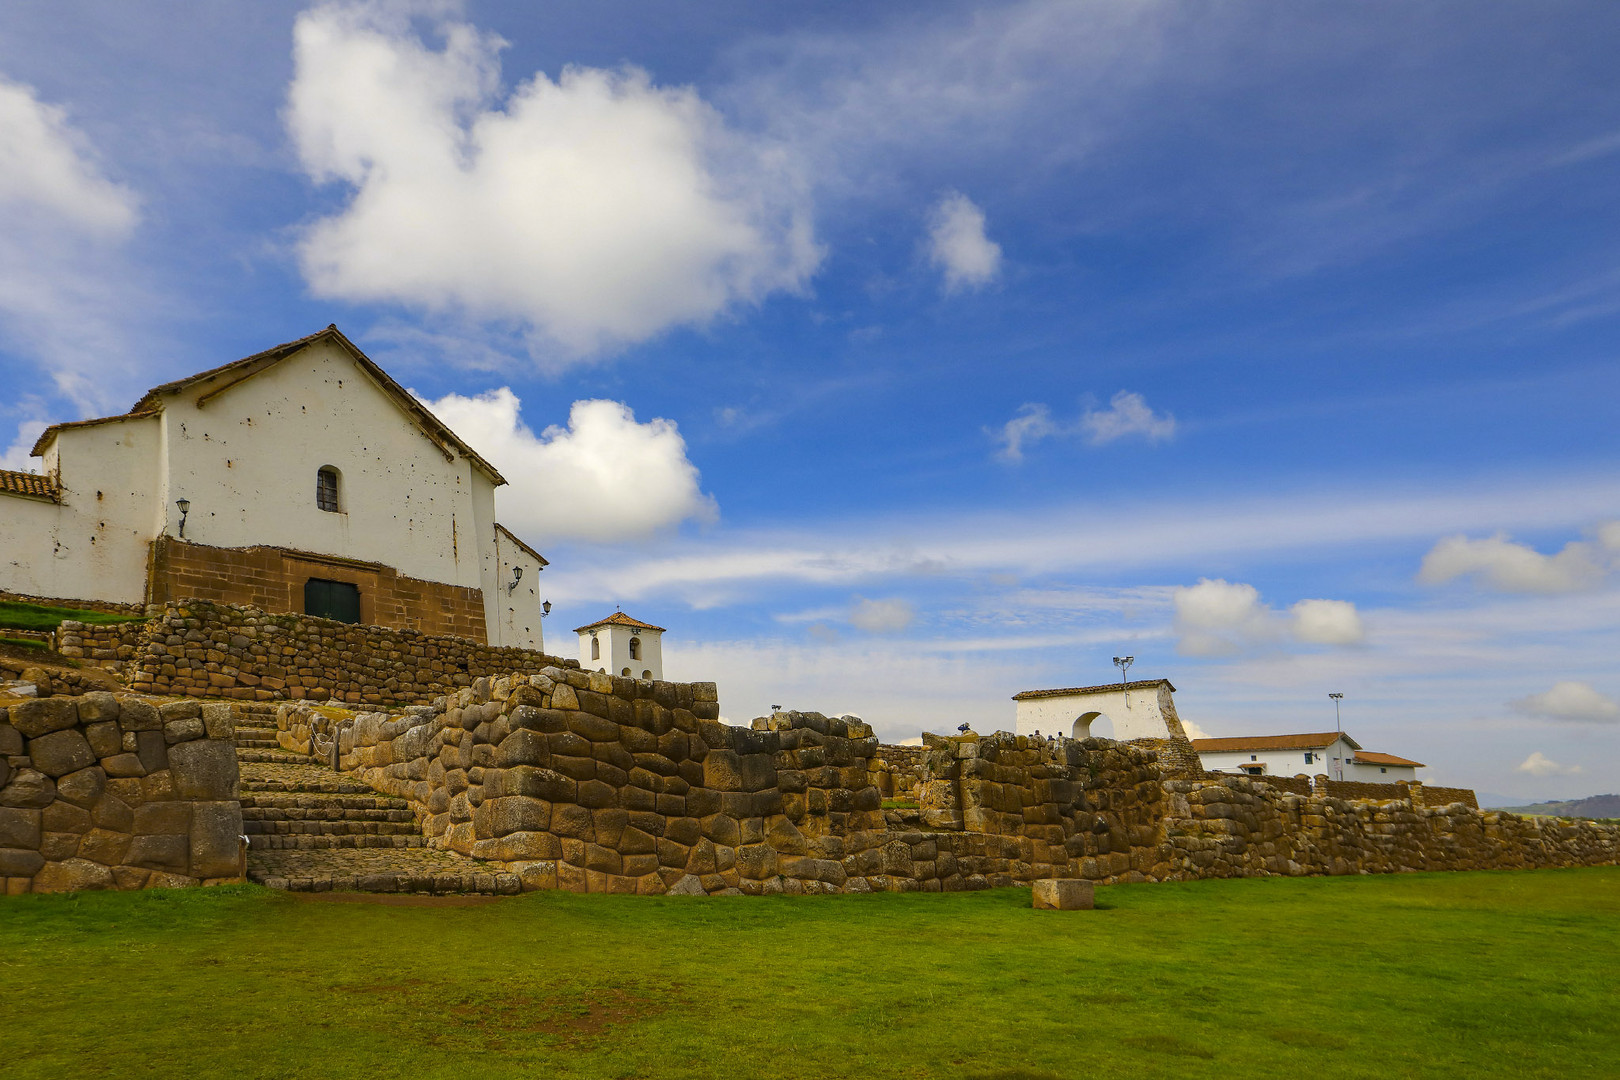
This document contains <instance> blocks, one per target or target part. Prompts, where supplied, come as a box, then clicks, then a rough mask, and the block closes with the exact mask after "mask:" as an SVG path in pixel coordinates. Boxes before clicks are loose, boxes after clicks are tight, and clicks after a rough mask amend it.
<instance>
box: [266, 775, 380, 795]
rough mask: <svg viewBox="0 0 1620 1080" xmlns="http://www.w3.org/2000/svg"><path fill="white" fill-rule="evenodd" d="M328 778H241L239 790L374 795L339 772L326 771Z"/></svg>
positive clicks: (270, 793)
mask: <svg viewBox="0 0 1620 1080" xmlns="http://www.w3.org/2000/svg"><path fill="white" fill-rule="evenodd" d="M327 775H328V776H330V777H331V778H332V779H330V780H243V781H242V786H241V789H240V790H241V791H242V792H243V793H244V794H247V793H262V794H267V795H280V794H286V795H375V794H376V792H375V791H372V790H371V789H370V788H368V787H366V786H365V785H364V784H357V783H355V782H354V781H353V780H345V779H343V777H342V774H341V773H328V774H327Z"/></svg>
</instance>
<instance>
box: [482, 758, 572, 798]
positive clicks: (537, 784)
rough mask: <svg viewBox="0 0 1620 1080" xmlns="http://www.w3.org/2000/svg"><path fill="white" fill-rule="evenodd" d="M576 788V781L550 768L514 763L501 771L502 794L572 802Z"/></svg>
mask: <svg viewBox="0 0 1620 1080" xmlns="http://www.w3.org/2000/svg"><path fill="white" fill-rule="evenodd" d="M578 789H579V783H578V781H576V780H573V779H570V778H569V777H566V776H564V775H563V774H562V773H560V772H555V771H553V770H551V769H541V768H535V767H534V766H530V765H515V766H513V767H512V768H510V769H506V770H504V771H503V772H502V773H501V783H500V794H502V795H528V796H530V797H532V798H537V799H545V800H546V801H547V802H573V801H574V800H575V798H576V795H577V792H578ZM486 794H487V792H486Z"/></svg>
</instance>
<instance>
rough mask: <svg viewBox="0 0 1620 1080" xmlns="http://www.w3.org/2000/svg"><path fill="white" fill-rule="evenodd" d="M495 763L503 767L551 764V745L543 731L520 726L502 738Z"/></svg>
mask: <svg viewBox="0 0 1620 1080" xmlns="http://www.w3.org/2000/svg"><path fill="white" fill-rule="evenodd" d="M495 764H496V765H499V766H500V767H502V768H509V767H511V766H513V765H534V766H546V765H550V764H551V747H550V745H549V744H548V743H547V741H546V736H545V735H544V734H542V733H541V732H538V731H531V730H529V729H528V728H519V729H518V730H516V731H514V732H512V734H510V735H508V736H507V737H506V738H504V739H502V740H501V745H500V748H499V750H497V751H496V754H495Z"/></svg>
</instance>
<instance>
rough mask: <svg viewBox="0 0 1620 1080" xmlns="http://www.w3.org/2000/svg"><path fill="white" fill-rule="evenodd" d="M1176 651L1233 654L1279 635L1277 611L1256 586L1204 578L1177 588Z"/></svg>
mask: <svg viewBox="0 0 1620 1080" xmlns="http://www.w3.org/2000/svg"><path fill="white" fill-rule="evenodd" d="M1174 601H1175V606H1176V630H1177V632H1178V633H1180V635H1181V640H1180V642H1179V643H1178V644H1177V646H1176V651H1177V652H1180V653H1182V654H1184V655H1186V656H1230V655H1232V654H1234V653H1238V652H1241V651H1243V650H1244V649H1245V648H1247V647H1248V646H1250V645H1253V644H1256V643H1259V642H1263V641H1269V640H1271V639H1273V638H1275V637H1276V636H1277V628H1276V625H1275V618H1274V615H1275V613H1274V612H1273V611H1272V610H1271V609H1270V608H1269V607H1267V606H1266V605H1265V604H1263V603H1261V602H1260V590H1258V589H1256V588H1255V587H1254V586H1253V585H1244V584H1241V583H1237V582H1228V581H1226V580H1224V579H1221V578H1214V579H1210V578H1200V579H1199V580H1198V584H1196V585H1193V586H1190V587H1187V588H1180V589H1177V590H1176V591H1175V594H1174Z"/></svg>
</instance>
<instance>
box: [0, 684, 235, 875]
mask: <svg viewBox="0 0 1620 1080" xmlns="http://www.w3.org/2000/svg"><path fill="white" fill-rule="evenodd" d="M232 734H233V722H232V719H231V707H230V706H229V705H228V704H223V703H211V704H207V705H202V704H199V703H197V702H192V701H181V702H169V703H167V704H163V705H159V704H157V703H156V702H152V701H146V700H143V699H141V698H137V697H132V696H123V695H115V694H111V693H106V692H98V693H90V694H85V695H84V696H82V697H79V698H72V697H48V698H37V699H34V700H31V701H24V702H21V703H19V704H15V705H11V706H10V707H9V708H0V878H3V879H4V882H5V891H6V893H7V894H11V895H14V894H17V893H26V892H62V891H67V890H74V889H109V888H116V889H139V888H146V887H152V888H156V887H173V886H180V885H196V884H199V883H202V884H209V883H213V882H217V881H222V880H231V881H235V880H240V875H241V873H242V864H241V859H242V854H243V850H244V849H243V847H242V845H241V841H240V834H241V832H242V809H241V804H240V803H239V802H238V801H237V800H238V794H237V764H236V750H235V746H234V745H233V741H232Z"/></svg>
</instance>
